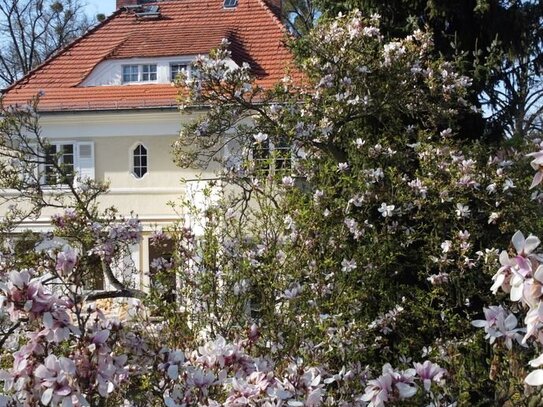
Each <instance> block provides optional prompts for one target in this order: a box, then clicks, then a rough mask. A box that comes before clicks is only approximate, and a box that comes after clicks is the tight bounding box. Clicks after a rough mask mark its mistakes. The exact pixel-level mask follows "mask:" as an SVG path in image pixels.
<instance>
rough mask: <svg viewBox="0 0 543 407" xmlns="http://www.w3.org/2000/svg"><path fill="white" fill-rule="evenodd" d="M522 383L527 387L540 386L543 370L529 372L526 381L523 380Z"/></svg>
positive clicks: (542, 379)
mask: <svg viewBox="0 0 543 407" xmlns="http://www.w3.org/2000/svg"><path fill="white" fill-rule="evenodd" d="M524 383H526V384H527V385H529V386H541V385H542V384H543V369H537V370H534V371H533V372H531V373H530V374H529V375H528V376H526V379H524Z"/></svg>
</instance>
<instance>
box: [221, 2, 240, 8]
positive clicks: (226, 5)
mask: <svg viewBox="0 0 543 407" xmlns="http://www.w3.org/2000/svg"><path fill="white" fill-rule="evenodd" d="M237 5H238V0H224V8H235V7H237Z"/></svg>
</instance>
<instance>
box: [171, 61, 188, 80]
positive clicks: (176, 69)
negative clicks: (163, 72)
mask: <svg viewBox="0 0 543 407" xmlns="http://www.w3.org/2000/svg"><path fill="white" fill-rule="evenodd" d="M186 72H187V65H186V64H170V73H171V75H170V80H171V81H172V82H174V81H175V80H176V79H177V75H179V74H180V73H186Z"/></svg>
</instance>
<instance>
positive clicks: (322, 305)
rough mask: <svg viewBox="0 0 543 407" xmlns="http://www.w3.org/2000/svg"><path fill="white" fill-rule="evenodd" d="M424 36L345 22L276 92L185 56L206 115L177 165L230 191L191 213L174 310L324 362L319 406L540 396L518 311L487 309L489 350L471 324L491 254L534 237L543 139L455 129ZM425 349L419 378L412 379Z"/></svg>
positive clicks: (485, 291) (219, 56)
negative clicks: (193, 221)
mask: <svg viewBox="0 0 543 407" xmlns="http://www.w3.org/2000/svg"><path fill="white" fill-rule="evenodd" d="M430 38H431V37H430V36H429V35H428V34H426V33H423V32H420V31H418V32H415V33H413V34H412V35H411V36H408V37H407V38H404V39H401V40H397V41H392V42H385V41H384V40H383V37H382V36H381V33H380V31H379V28H378V21H377V17H376V18H373V19H364V18H363V17H362V16H361V15H359V14H358V13H354V14H351V15H349V16H343V17H339V18H337V19H335V20H333V21H329V22H328V23H325V24H322V25H321V26H320V27H318V28H317V29H315V30H314V31H313V32H312V33H311V34H309V35H308V36H306V37H305V38H304V39H303V40H301V41H299V42H298V43H296V44H295V45H294V47H295V53H296V55H297V58H298V59H297V65H296V68H293V69H292V70H291V71H290V72H289V74H288V75H286V76H285V78H284V80H283V82H282V83H281V84H279V85H278V86H277V87H276V88H275V89H273V90H264V89H261V88H260V87H259V86H258V82H256V83H255V82H254V81H253V80H252V78H251V76H250V73H249V72H250V69H249V66H247V65H245V66H242V67H240V68H239V69H231V68H229V66H228V64H227V61H228V59H229V58H230V54H229V52H228V51H227V48H228V47H227V44H225V46H224V47H223V48H221V49H219V50H218V51H217V52H216V53H215V54H212V55H211V57H210V58H202V59H200V60H198V61H197V62H196V64H195V65H196V67H195V68H196V70H197V71H198V72H199V75H198V77H197V78H192V79H190V80H185V81H184V85H186V86H188V88H189V96H188V98H187V99H186V100H184V101H183V105H184V106H187V107H189V106H193V105H199V106H202V105H203V106H206V107H208V109H209V113H208V114H207V115H206V116H205V117H203V118H202V119H201V120H199V121H197V122H195V123H194V124H193V125H191V126H188V127H186V128H185V129H184V131H182V133H181V137H180V139H179V140H178V142H177V143H176V145H175V149H176V158H177V160H178V162H179V163H180V164H181V165H195V164H196V165H204V166H205V165H207V163H209V161H211V160H218V161H220V162H221V163H222V166H223V168H225V171H224V172H223V173H222V174H221V177H220V181H221V183H222V185H229V186H230V187H223V189H222V191H223V200H222V201H219V202H216V203H215V204H211V205H209V206H208V207H206V208H204V210H203V211H202V212H201V213H200V216H201V217H202V218H204V219H205V225H204V228H203V229H204V232H203V236H202V238H201V239H199V240H198V241H197V242H195V243H194V244H195V245H196V248H195V249H194V251H195V253H197V255H195V256H193V259H192V260H191V261H190V262H188V263H185V264H183V265H181V267H182V268H181V270H182V272H181V279H182V280H183V291H182V300H181V301H186V303H185V304H184V307H185V309H187V310H189V309H190V312H189V313H188V314H189V315H188V318H189V319H190V321H191V325H192V326H199V327H201V329H207V330H208V331H209V332H211V333H221V334H227V333H230V334H232V333H233V332H240V333H241V332H242V331H243V329H245V328H246V327H247V326H251V325H252V324H256V325H257V326H258V327H259V334H260V337H261V338H262V340H265V341H264V342H263V345H264V348H263V349H261V351H262V352H271V353H272V354H274V355H277V357H280V358H288V357H291V356H292V355H297V357H300V358H302V359H303V360H304V361H311V363H310V364H311V365H316V366H320V367H321V369H323V370H324V371H326V372H330V374H332V373H333V374H334V376H332V377H331V378H329V380H328V382H327V384H328V386H327V387H326V398H325V399H324V400H325V401H324V402H327V403H331V404H334V405H340V404H341V403H344V404H347V405H351V404H355V405H356V404H357V403H359V404H361V405H364V403H368V404H369V405H372V406H376V405H383V404H386V403H395V402H399V401H401V402H402V403H407V404H409V403H412V404H413V405H421V403H427V404H433V405H448V404H452V403H455V402H456V403H458V404H460V405H478V404H491V405H504V404H507V403H512V405H515V403H516V402H517V401H518V400H530V401H532V402H534V403H537V402H538V398H537V397H538V395H537V394H536V393H537V392H536V391H533V390H529V388H527V387H526V386H525V383H524V378H525V376H526V374H527V370H526V367H527V366H528V365H527V363H528V361H529V360H530V358H532V357H533V356H535V355H534V352H535V350H534V349H533V348H530V349H526V348H524V347H523V346H521V344H522V336H523V334H522V327H521V326H519V325H518V320H517V319H514V318H513V317H511V318H508V314H507V313H504V314H503V315H502V316H500V318H501V319H499V318H496V320H497V321H502V322H500V324H501V325H500V329H501V330H498V329H497V328H496V327H495V326H494V327H493V329H494V330H493V331H492V335H493V336H492V335H490V337H492V338H494V339H493V340H492V344H491V345H492V346H489V345H487V344H485V342H484V341H483V338H482V336H484V335H482V332H481V331H478V330H477V329H474V327H473V326H472V324H471V322H472V321H475V320H480V316H481V315H482V313H483V308H484V307H487V308H488V307H489V306H490V304H492V303H493V299H492V292H491V291H490V289H489V288H490V286H491V285H492V284H491V282H490V280H491V277H492V275H493V274H494V267H495V265H496V264H497V262H498V260H499V255H498V252H497V249H496V248H497V247H504V246H506V245H507V244H508V240H509V237H510V236H511V235H513V234H514V233H515V232H516V231H517V230H518V229H522V230H527V231H529V232H531V233H533V234H540V233H541V226H542V224H541V221H540V216H538V215H539V214H540V213H541V195H540V194H539V193H538V192H534V191H531V190H530V187H534V186H535V184H536V183H537V181H539V180H540V175H538V178H537V179H536V180H535V182H534V183H532V182H531V181H532V180H531V178H532V177H531V171H530V170H529V165H528V163H529V159H527V158H526V154H528V153H531V152H533V151H536V150H538V149H539V148H538V146H537V144H535V143H533V142H527V141H526V140H520V139H519V140H517V139H506V138H504V140H503V141H501V142H500V143H493V144H487V143H485V142H484V141H483V140H482V139H481V138H480V137H479V136H478V135H474V134H468V133H466V132H465V130H464V129H462V128H461V127H460V126H459V123H461V119H459V117H462V116H463V115H464V113H465V112H466V111H467V110H470V109H473V107H471V106H470V105H469V104H468V103H467V102H466V100H470V97H469V92H470V89H469V86H470V80H469V78H466V77H464V76H461V75H459V74H457V73H456V72H455V67H454V65H453V64H451V63H450V62H448V61H444V60H441V59H439V58H437V57H436V55H435V53H434V52H433V47H432V43H431V40H430ZM286 151H287V152H286ZM213 189H214V187H213V186H211V187H210V191H209V193H210V196H212V195H213V193H214V192H213ZM185 204H187V203H185ZM200 209H201V208H200ZM194 210H196V211H197V210H198V208H194ZM489 309H490V308H489ZM490 310H492V311H490V313H491V314H492V313H493V314H496V313H498V314H499V313H500V312H501V311H500V310H498V309H497V308H492V309H490ZM481 324H483V323H481V322H476V323H475V325H477V326H480V325H481ZM485 324H486V323H485ZM484 326H487V325H484ZM519 342H520V343H519ZM422 360H425V362H424V363H425V365H423V366H426V368H427V369H426V372H427V374H428V377H427V378H426V380H427V381H425V383H426V386H421V382H420V381H418V382H417V381H416V380H412V376H410V375H411V373H412V372H413V371H412V370H411V369H412V368H413V363H420V362H421V361H422ZM391 366H394V367H395V369H392V368H391ZM416 366H417V367H418V368H419V369H420V366H421V365H419V364H417V365H416ZM428 380H430V381H428ZM432 380H434V381H435V382H438V383H439V385H437V386H436V385H435V383H434V384H432V385H431V386H430V384H431V383H432ZM531 383H533V382H531ZM417 390H418V392H417Z"/></svg>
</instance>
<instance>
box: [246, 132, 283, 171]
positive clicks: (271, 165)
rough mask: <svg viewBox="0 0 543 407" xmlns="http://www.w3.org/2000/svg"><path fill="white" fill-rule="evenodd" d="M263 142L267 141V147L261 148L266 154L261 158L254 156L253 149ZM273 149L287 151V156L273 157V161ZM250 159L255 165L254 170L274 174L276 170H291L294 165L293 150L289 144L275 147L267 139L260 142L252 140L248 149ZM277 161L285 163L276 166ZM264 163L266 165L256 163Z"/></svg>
mask: <svg viewBox="0 0 543 407" xmlns="http://www.w3.org/2000/svg"><path fill="white" fill-rule="evenodd" d="M265 143H267V148H261V150H262V151H264V152H266V154H265V155H266V156H265V157H263V158H255V149H257V148H258V147H259V146H260V147H261V146H263V145H264V144H265ZM275 151H288V152H289V156H288V157H284V158H283V157H275V159H274V160H273V161H271V160H272V156H273V155H274V152H275ZM249 158H250V160H251V161H252V162H253V164H254V166H255V170H258V171H262V172H265V173H266V174H270V175H274V174H276V173H278V172H289V173H290V172H292V167H293V165H294V151H293V149H292V147H291V146H281V147H276V146H275V144H274V143H273V142H272V141H271V140H269V139H267V140H265V141H264V142H262V143H257V142H254V143H253V145H252V148H251V151H250V157H249ZM278 161H284V162H285V163H286V165H283V166H281V167H280V168H278V166H277V162H278ZM259 162H260V163H266V167H264V165H260V166H259V164H258V163H259ZM259 167H260V168H259Z"/></svg>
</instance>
